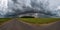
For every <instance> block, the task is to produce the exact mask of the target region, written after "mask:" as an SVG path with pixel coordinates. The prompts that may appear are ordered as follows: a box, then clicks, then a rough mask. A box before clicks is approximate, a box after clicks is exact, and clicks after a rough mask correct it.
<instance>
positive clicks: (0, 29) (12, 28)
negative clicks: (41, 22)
mask: <svg viewBox="0 0 60 30" xmlns="http://www.w3.org/2000/svg"><path fill="white" fill-rule="evenodd" d="M0 30H60V21H58V22H56V23H54V24H52V25H49V26H43V27H42V26H30V25H28V24H25V23H22V22H20V21H18V20H16V19H14V20H12V21H10V22H9V23H6V24H4V25H3V26H0Z"/></svg>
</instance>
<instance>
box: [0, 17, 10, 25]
mask: <svg viewBox="0 0 60 30" xmlns="http://www.w3.org/2000/svg"><path fill="white" fill-rule="evenodd" d="M8 20H11V18H0V25H1V24H2V23H4V22H6V21H8Z"/></svg>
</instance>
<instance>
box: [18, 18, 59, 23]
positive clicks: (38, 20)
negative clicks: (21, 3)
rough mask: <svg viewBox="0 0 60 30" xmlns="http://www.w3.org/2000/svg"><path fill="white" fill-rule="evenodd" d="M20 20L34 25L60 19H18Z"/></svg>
mask: <svg viewBox="0 0 60 30" xmlns="http://www.w3.org/2000/svg"><path fill="white" fill-rule="evenodd" d="M18 19H19V20H21V21H24V22H28V23H32V24H45V23H51V22H55V21H59V20H60V18H18Z"/></svg>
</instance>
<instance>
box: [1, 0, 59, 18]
mask: <svg viewBox="0 0 60 30" xmlns="http://www.w3.org/2000/svg"><path fill="white" fill-rule="evenodd" d="M35 13H37V15H36V14H35ZM24 14H27V15H29V14H33V15H36V16H37V17H51V18H54V17H58V18H60V0H0V18H6V17H20V15H24Z"/></svg>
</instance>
